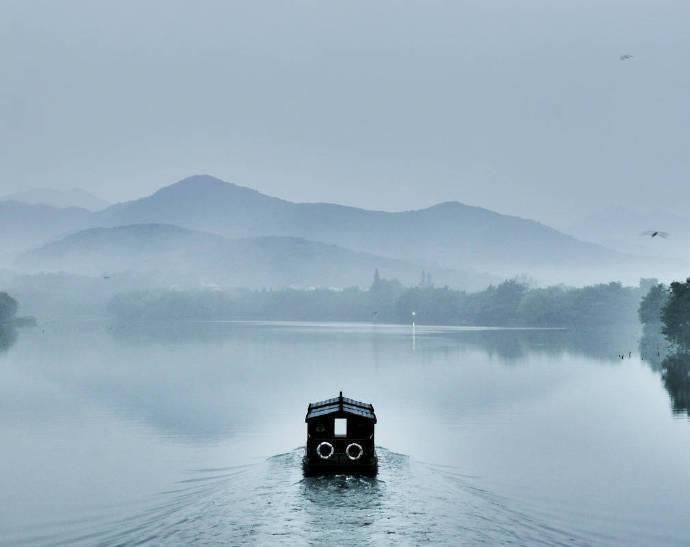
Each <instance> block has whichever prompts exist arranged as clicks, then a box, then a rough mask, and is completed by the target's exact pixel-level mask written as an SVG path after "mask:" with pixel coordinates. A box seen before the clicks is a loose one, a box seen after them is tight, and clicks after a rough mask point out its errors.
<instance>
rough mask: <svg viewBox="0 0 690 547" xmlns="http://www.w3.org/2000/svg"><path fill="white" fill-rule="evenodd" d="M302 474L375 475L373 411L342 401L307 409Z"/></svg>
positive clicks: (313, 404) (352, 402)
mask: <svg viewBox="0 0 690 547" xmlns="http://www.w3.org/2000/svg"><path fill="white" fill-rule="evenodd" d="M304 421H305V422H306V423H307V444H306V446H305V447H304V458H303V460H302V462H303V466H304V472H305V474H315V473H360V474H368V475H375V474H376V472H377V471H378V458H377V457H376V449H375V445H374V425H375V424H376V414H374V407H373V406H372V405H370V404H368V403H362V402H360V401H355V400H353V399H348V398H347V397H343V392H342V391H341V392H340V395H339V396H338V397H335V398H333V399H327V400H325V401H320V402H318V403H311V404H310V405H309V407H308V408H307V416H306V418H305V419H304Z"/></svg>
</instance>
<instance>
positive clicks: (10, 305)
mask: <svg viewBox="0 0 690 547" xmlns="http://www.w3.org/2000/svg"><path fill="white" fill-rule="evenodd" d="M18 310H19V304H18V303H17V301H16V300H15V299H14V298H12V297H11V296H10V295H9V294H7V293H6V292H0V323H7V322H10V321H12V320H13V319H14V318H15V316H16V315H17V311H18Z"/></svg>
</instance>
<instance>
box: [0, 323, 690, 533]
mask: <svg viewBox="0 0 690 547" xmlns="http://www.w3.org/2000/svg"><path fill="white" fill-rule="evenodd" d="M638 343H639V350H640V352H639V353H641V354H644V355H645V357H647V355H649V357H654V355H652V354H656V352H652V351H651V348H656V347H657V345H659V348H660V350H659V355H658V358H659V362H657V361H653V360H652V359H647V358H645V362H646V363H647V364H648V365H649V366H650V367H651V368H652V369H653V370H655V371H656V373H655V374H651V373H650V372H649V371H648V370H647V368H646V367H645V365H644V364H643V363H641V362H640V361H639V359H638V356H639V354H638V352H636V351H635V348H636V347H638V346H637V344H638ZM663 347H665V346H663ZM663 347H662V341H661V340H660V339H658V334H655V333H653V332H647V333H644V334H643V337H642V339H640V338H639V332H636V331H635V330H634V329H629V330H627V331H622V332H621V331H615V330H604V329H599V330H595V331H577V332H575V331H536V330H495V329H494V330H487V329H458V328H442V327H423V326H422V327H418V328H417V332H416V348H414V351H413V348H412V339H411V330H410V329H409V328H408V327H405V326H387V325H349V324H339V325H334V324H330V325H328V324H285V323H254V324H252V323H202V322H196V323H195V322H170V323H166V322H158V323H154V322H151V323H140V324H134V323H132V324H129V325H122V324H120V325H116V324H108V325H104V324H100V323H88V324H70V323H69V322H59V323H57V322H56V323H51V324H48V325H45V329H33V330H31V331H26V332H23V333H22V335H21V340H20V341H19V342H18V343H17V344H16V345H15V347H14V348H13V349H12V354H11V356H12V358H11V359H7V361H6V363H3V364H7V365H8V366H6V367H3V369H4V371H3V372H4V375H3V382H4V385H2V384H0V436H2V438H3V439H4V441H5V442H4V444H3V463H5V465H4V469H5V471H4V472H3V471H2V470H0V490H2V491H3V492H9V497H11V499H12V500H13V503H12V504H11V505H9V506H5V507H2V509H3V510H2V511H0V545H3V544H5V543H6V544H8V545H11V544H16V543H22V542H23V543H27V544H31V543H32V542H33V543H36V544H42V543H45V542H46V541H47V540H46V538H49V539H51V540H54V541H55V542H58V541H62V542H63V543H65V544H72V543H74V541H73V540H80V541H81V542H82V543H88V544H132V543H136V542H138V541H142V540H146V539H148V540H149V542H150V543H152V544H166V543H167V544H193V543H208V544H224V543H228V544H238V543H254V544H255V543H260V544H280V543H284V544H324V543H338V544H350V543H357V544H361V545H369V544H396V543H397V544H423V543H438V544H457V543H462V542H464V543H467V544H481V543H484V544H505V543H515V544H529V545H533V544H548V545H553V544H583V545H585V544H602V543H603V544H614V543H618V544H626V543H628V544H629V543H631V542H632V543H634V542H635V541H637V542H638V543H642V542H645V543H647V544H649V543H654V542H655V541H656V542H657V543H673V542H674V541H675V540H680V541H675V542H676V543H680V542H682V541H684V540H687V539H688V537H689V536H688V533H687V518H686V517H687V515H686V514H685V512H684V511H683V509H682V507H684V506H683V503H682V502H686V501H687V492H688V491H690V483H688V480H690V477H688V476H687V474H685V475H684V474H683V472H684V471H682V470H684V469H686V465H687V461H686V460H684V459H683V458H682V455H683V454H686V453H687V451H688V449H690V446H689V445H688V442H690V441H689V440H688V438H687V436H683V435H678V429H677V426H678V425H679V423H680V422H678V421H674V420H671V419H670V417H669V412H668V410H667V407H666V393H665V392H664V389H663V388H662V385H661V382H660V381H659V378H661V370H662V369H666V370H667V372H666V373H665V375H664V385H665V387H666V390H667V391H668V393H670V394H671V397H672V399H673V401H674V403H673V405H674V409H676V410H677V411H683V412H684V413H687V408H688V406H690V404H689V403H688V399H689V395H688V393H689V387H688V377H687V373H688V365H687V362H688V355H685V356H683V359H680V358H677V359H676V360H675V361H669V360H667V358H668V356H667V355H665V354H664V353H663V351H662V349H663ZM623 352H626V358H625V360H621V359H620V358H619V357H618V355H619V354H621V353H623ZM630 353H632V354H633V357H632V358H629V357H628V355H629V354H630ZM602 365H603V366H602ZM683 372H684V373H685V376H683ZM340 389H343V391H344V392H345V393H346V394H351V395H352V396H353V397H356V398H361V399H363V400H372V401H374V403H375V404H376V406H377V413H380V420H381V424H382V425H381V427H380V428H379V429H378V430H377V440H378V442H379V443H381V444H382V445H384V446H386V447H389V448H390V449H391V450H386V449H385V448H379V449H378V453H379V458H380V459H379V475H378V476H377V477H376V478H368V477H345V476H335V477H308V478H305V477H303V475H302V467H301V456H302V451H301V450H291V451H289V452H287V453H285V451H286V450H289V449H290V448H291V447H294V446H296V445H297V444H299V443H301V442H303V441H304V436H305V426H304V422H303V418H304V412H305V409H306V404H307V402H308V401H310V400H319V399H322V398H324V397H328V396H330V395H334V394H336V393H337V392H338V390H340ZM630 400H635V402H636V404H635V405H630V404H628V403H629V401H630ZM669 424H670V425H669ZM671 426H672V427H671ZM674 428H675V429H674ZM651 436H654V438H655V443H648V442H646V440H645V439H648V438H650V437H651ZM271 454H279V455H277V456H272V457H270V455H271ZM403 454H405V455H403ZM621 461H624V462H625V465H621V463H620V462H621ZM679 476H680V479H679ZM659 500H663V507H662V502H660V501H659ZM675 507H679V508H681V509H678V510H677V511H676V510H675V509H674V508H675ZM38 534H41V535H40V537H39V535H38ZM640 538H642V539H640ZM663 540H667V541H663Z"/></svg>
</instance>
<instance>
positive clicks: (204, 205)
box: [0, 175, 653, 287]
mask: <svg viewBox="0 0 690 547" xmlns="http://www.w3.org/2000/svg"><path fill="white" fill-rule="evenodd" d="M2 207H4V209H0V227H3V226H5V231H4V233H1V234H0V244H1V243H3V242H4V241H5V240H7V239H8V238H9V239H13V238H14V237H15V235H16V234H23V235H21V236H19V240H21V241H22V242H23V244H24V245H25V246H24V249H27V248H29V247H37V246H38V245H40V244H45V243H46V242H48V241H51V240H56V239H59V238H61V237H64V236H65V235H66V234H68V233H69V232H70V231H71V232H77V231H80V230H89V229H92V228H97V227H101V228H116V227H122V226H125V227H129V228H127V231H126V232H117V231H115V232H104V231H100V232H99V231H95V232H89V231H87V232H84V233H82V234H77V235H75V236H74V237H75V239H71V238H68V239H67V240H65V242H62V243H56V245H57V246H56V247H50V246H49V247H47V248H46V249H43V250H42V251H41V252H39V253H38V254H37V255H36V257H37V258H38V257H39V256H40V257H42V258H45V259H47V258H48V256H49V255H50V253H57V252H58V249H62V250H63V251H64V252H65V253H67V254H66V255H65V256H67V255H69V256H76V255H74V252H75V251H76V250H77V247H78V246H80V245H84V246H86V245H87V244H89V242H90V241H95V240H97V239H98V238H105V239H103V240H100V241H101V244H102V245H104V246H103V249H102V253H106V252H107V250H108V249H111V248H112V250H113V253H120V251H122V252H123V253H124V252H125V249H126V248H131V249H132V250H131V252H132V253H134V254H135V255H136V256H138V257H139V260H143V259H144V254H142V253H144V250H145V249H147V248H148V247H146V245H147V244H145V243H143V242H142V243H141V245H139V247H137V240H138V239H139V238H144V237H146V234H147V233H148V232H147V230H158V231H159V232H160V231H161V230H163V228H160V227H159V228H155V229H154V228H142V227H141V226H140V227H138V228H133V227H132V226H134V225H161V224H162V225H168V227H167V228H165V229H166V230H170V229H171V228H170V225H173V226H178V227H180V228H184V229H185V230H188V231H193V232H203V233H204V238H210V237H211V234H214V235H216V236H223V237H224V238H230V239H234V240H237V239H248V240H252V241H253V243H252V244H251V245H250V247H251V250H250V249H249V248H245V250H246V251H247V253H248V256H250V257H252V258H251V260H254V261H255V262H254V263H255V264H257V268H259V267H264V266H265V267H267V268H268V265H267V264H268V263H267V262H261V261H260V260H259V259H258V258H257V255H255V254H252V253H254V250H256V249H257V248H258V247H260V246H261V245H260V243H259V242H261V241H263V245H265V247H264V249H265V251H264V255H262V256H263V257H264V259H265V260H268V258H267V256H268V254H267V253H269V252H270V253H274V254H275V256H276V257H281V258H280V260H287V259H288V258H289V253H290V252H294V253H298V252H299V249H300V248H302V249H306V248H307V247H309V249H311V251H313V252H314V253H316V254H318V253H323V259H319V260H318V261H317V262H318V263H319V264H321V265H322V266H323V267H324V268H326V266H327V264H328V260H333V263H334V264H340V265H341V266H342V267H343V268H344V270H343V271H349V270H348V269H347V268H345V267H344V263H345V261H346V259H345V257H346V256H347V257H349V258H347V260H350V261H352V263H353V264H354V263H356V264H359V265H362V264H365V263H366V264H367V266H366V267H368V268H370V267H371V266H373V264H374V263H377V264H383V261H384V260H392V261H397V262H396V263H397V264H398V267H399V268H401V267H402V264H407V265H409V266H410V267H416V268H417V269H418V270H421V269H422V268H423V269H426V270H431V271H432V272H436V271H438V272H446V273H448V272H456V273H454V274H452V275H449V276H448V277H450V278H453V276H456V277H455V278H454V279H457V278H458V277H459V278H464V279H465V281H467V280H469V279H476V278H477V276H478V274H473V273H471V272H489V273H490V274H493V275H494V277H493V279H496V278H497V277H501V278H502V277H512V276H515V275H519V274H526V275H529V276H532V277H535V278H536V279H538V280H541V281H545V282H565V283H578V282H592V281H601V280H606V279H624V278H626V276H627V279H632V280H635V279H637V278H638V277H639V276H642V275H648V273H649V272H648V271H647V270H644V271H643V269H639V268H637V262H636V259H635V258H633V257H630V256H626V255H623V254H620V253H618V252H616V251H613V250H610V249H607V248H605V247H602V246H599V245H596V244H593V243H588V242H583V241H580V240H577V239H575V238H573V237H571V236H569V235H566V234H564V233H562V232H559V231H557V230H554V229H553V228H550V227H548V226H545V225H543V224H540V223H538V222H535V221H532V220H527V219H523V218H518V217H514V216H509V215H502V214H498V213H495V212H492V211H489V210H487V209H483V208H480V207H472V206H468V205H464V204H462V203H458V202H447V203H441V204H439V205H436V206H433V207H429V208H426V209H420V210H414V211H404V212H383V211H371V210H365V209H358V208H355V207H345V206H341V205H334V204H328V203H293V202H290V201H286V200H282V199H278V198H274V197H270V196H266V195H264V194H261V193H259V192H257V191H255V190H252V189H250V188H246V187H242V186H238V185H235V184H231V183H227V182H224V181H222V180H219V179H217V178H214V177H211V176H208V175H199V176H193V177H189V178H186V179H184V180H182V181H180V182H177V183H175V184H172V185H170V186H167V187H164V188H162V189H160V190H159V191H157V192H155V193H154V194H152V195H150V196H147V197H144V198H141V199H138V200H134V201H129V202H124V203H118V204H115V205H112V206H110V207H107V208H105V209H103V210H101V211H96V212H88V211H86V210H84V209H55V208H52V209H51V208H45V207H39V206H28V205H24V204H18V203H11V202H5V203H0V208H2ZM11 209H14V210H11ZM19 210H21V212H20V213H18V212H17V211H19ZM171 234H172V232H171ZM169 235H170V234H169ZM158 236H161V237H162V235H161V234H160V233H159V234H158V235H157V236H156V237H158ZM175 237H176V238H177V239H176V240H175V243H174V244H173V246H175V245H182V244H183V243H184V244H185V245H190V243H189V241H191V238H192V236H191V235H189V234H187V235H185V236H184V237H182V235H181V233H178V234H177V235H176V236H175ZM194 237H197V238H199V237H201V236H199V235H194ZM112 238H114V239H112ZM121 238H133V239H125V240H126V241H127V243H126V244H125V243H117V244H116V242H117V241H120V242H122V241H125V240H123V239H121ZM257 238H258V239H257ZM261 238H286V239H261ZM111 240H112V242H111ZM181 240H184V241H181ZM154 241H155V242H156V245H159V244H161V240H160V239H156V238H153V239H151V242H154ZM204 241H207V243H204V244H203V245H202V244H201V243H200V245H201V246H202V247H203V248H206V249H208V248H210V247H209V245H210V243H208V239H205V240H204ZM271 241H272V242H273V243H274V244H273V245H269V242H271ZM298 241H300V242H301V243H299V244H298V243H297V242H298ZM185 242H186V243H185ZM111 245H114V246H112V247H111ZM118 245H120V246H119V247H118ZM228 245H231V246H232V245H234V246H235V248H236V249H237V248H239V247H237V246H238V245H239V243H237V242H235V243H232V244H228V243H227V240H225V239H224V240H223V244H222V245H221V244H220V243H218V247H217V248H214V249H216V250H214V252H220V250H219V249H220V248H221V247H222V249H223V252H225V253H227V256H231V257H234V258H233V259H234V260H239V259H240V258H241V257H240V255H239V254H238V253H236V252H234V251H233V252H231V251H229V250H227V249H228V248H229V247H227V246H228ZM245 245H249V244H247V243H245ZM282 245H284V246H285V249H286V251H285V252H283V247H281V246H282ZM333 245H335V246H337V247H333ZM300 246H301V247H300ZM69 249H72V250H69ZM137 249H140V250H137ZM148 249H149V252H151V253H154V254H155V252H159V251H160V249H158V250H157V249H154V248H148ZM41 253H43V254H41ZM137 253H138V254H137ZM348 253H349V254H348ZM336 255H338V257H339V258H337V257H336ZM117 256H118V257H119V258H122V257H120V255H119V254H118V255H117ZM326 257H328V258H326ZM363 257H367V258H366V260H364V258H363ZM105 258H106V257H105V256H103V257H102V259H104V260H105ZM119 258H118V259H119ZM355 258H357V259H356V260H355ZM264 259H262V260H264ZM51 260H53V263H54V264H55V263H56V261H57V260H58V254H55V255H54V256H53V258H52V259H51ZM278 260H279V259H278V258H276V263H278ZM36 263H37V262H36ZM73 263H75V262H74V261H73ZM190 263H194V261H190ZM175 264H176V266H175V267H176V268H182V267H183V265H182V261H180V262H176V263H175ZM223 264H224V266H223V268H220V269H225V268H226V267H227V266H226V265H227V263H226V262H224V263H223ZM262 264H263V266H262ZM208 266H209V267H210V266H211V265H210V264H209V265H208ZM652 266H653V265H652ZM358 267H359V266H358ZM362 267H363V266H362ZM108 269H113V268H108ZM382 269H383V267H382ZM651 269H653V268H651ZM216 270H218V269H216ZM402 270H404V268H402ZM402 270H401V271H402ZM272 271H274V272H276V271H277V269H274V270H272ZM324 271H326V270H324ZM459 272H465V273H459ZM468 272H469V273H468ZM419 273H420V271H418V272H417V275H419ZM257 275H259V271H258V270H257ZM329 275H330V274H329ZM444 275H445V274H444ZM484 279H488V276H484ZM437 280H438V278H437ZM438 281H440V280H438ZM324 283H325V281H324ZM352 283H354V281H353V282H352ZM352 283H350V284H352ZM320 284H321V285H323V283H320ZM452 284H453V285H454V286H460V287H462V286H463V284H462V282H460V283H452ZM471 284H472V285H473V284H474V283H471Z"/></svg>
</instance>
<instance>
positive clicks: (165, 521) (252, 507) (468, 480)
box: [15, 448, 590, 545]
mask: <svg viewBox="0 0 690 547" xmlns="http://www.w3.org/2000/svg"><path fill="white" fill-rule="evenodd" d="M378 452H379V474H378V476H377V477H375V478H374V477H360V476H348V475H335V476H314V477H304V476H303V475H302V470H301V458H302V450H301V449H298V450H294V451H292V452H289V453H286V454H280V455H277V456H274V457H271V458H269V459H268V460H267V461H266V462H264V463H260V464H254V465H247V466H240V467H230V468H222V469H199V470H195V471H192V472H190V473H189V474H188V476H186V477H185V478H184V479H182V480H180V481H179V482H178V483H177V484H176V485H175V487H174V488H171V489H170V490H168V491H166V492H162V493H161V494H160V495H159V496H158V497H157V499H156V500H155V503H152V504H151V505H150V506H148V507H145V508H142V509H141V510H139V511H137V512H135V513H134V514H131V515H129V516H126V517H122V518H114V519H110V520H107V519H105V520H104V518H103V517H101V518H95V519H89V520H88V521H80V522H72V523H63V526H62V527H60V526H57V525H56V526H53V527H51V529H50V530H49V531H48V532H49V535H47V534H42V535H41V536H40V537H38V536H33V537H24V538H23V541H16V542H15V543H17V544H19V543H25V544H31V543H36V544H39V543H40V544H45V543H46V540H47V538H48V537H50V538H51V541H50V542H51V543H53V544H57V545H75V544H80V543H81V544H89V545H94V544H99V545H135V544H144V543H151V544H166V543H169V544H192V543H200V544H204V543H206V544H218V543H229V544H239V543H260V544H307V543H318V544H321V543H334V544H353V545H354V544H358V545H362V544H364V545H370V544H382V543H383V544H400V543H403V544H419V543H427V542H432V543H440V544H454V545H458V544H476V543H480V542H483V543H491V544H499V543H500V544H504V543H512V544H523V545H539V544H542V545H559V544H568V545H584V544H589V543H590V541H587V540H586V539H584V538H583V537H577V536H576V535H575V534H574V533H572V532H568V531H565V530H561V529H557V528H554V527H553V526H548V525H547V524H546V522H545V521H542V520H540V519H539V518H537V517H535V516H534V515H533V514H528V513H527V512H526V511H521V510H520V509H519V508H516V507H514V506H512V505H511V503H510V501H509V500H506V499H503V498H501V497H500V496H498V495H495V494H493V493H491V492H489V491H487V490H484V489H482V488H481V487H479V486H477V484H476V482H477V479H475V478H472V477H468V476H466V475H462V474H460V473H457V472H455V470H454V469H453V468H446V467H439V466H432V465H427V464H424V463H421V462H416V461H411V460H410V459H409V458H408V457H407V456H404V455H401V454H396V453H394V452H391V451H388V450H385V449H382V448H381V449H379V450H378ZM15 539H17V540H19V539H20V538H15Z"/></svg>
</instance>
